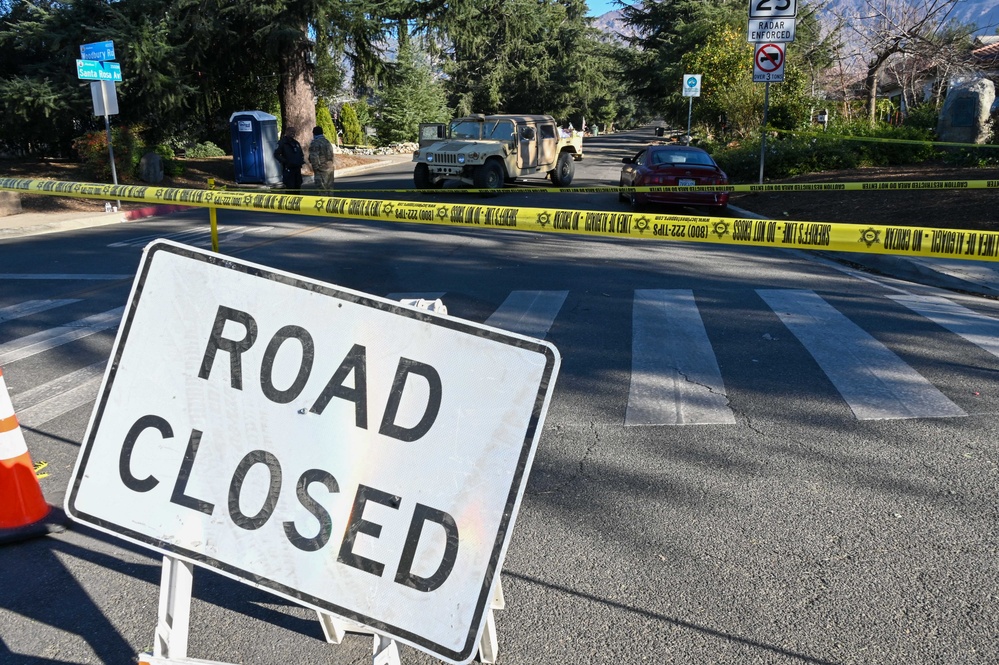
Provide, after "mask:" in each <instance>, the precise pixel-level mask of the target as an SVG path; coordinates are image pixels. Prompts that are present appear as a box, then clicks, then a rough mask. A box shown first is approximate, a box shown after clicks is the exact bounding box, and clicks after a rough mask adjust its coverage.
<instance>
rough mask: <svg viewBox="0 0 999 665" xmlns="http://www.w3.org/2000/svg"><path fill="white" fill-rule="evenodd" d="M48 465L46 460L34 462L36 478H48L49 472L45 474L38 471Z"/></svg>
mask: <svg viewBox="0 0 999 665" xmlns="http://www.w3.org/2000/svg"><path fill="white" fill-rule="evenodd" d="M48 465H49V463H48V462H35V464H34V468H35V478H38V479H39V480H41V479H42V478H48V477H49V474H47V473H39V472H40V471H42V470H44V469H45V467H47V466H48Z"/></svg>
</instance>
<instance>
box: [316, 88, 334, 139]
mask: <svg viewBox="0 0 999 665" xmlns="http://www.w3.org/2000/svg"><path fill="white" fill-rule="evenodd" d="M316 124H317V125H319V126H320V127H322V128H323V134H324V135H325V136H326V138H327V139H329V140H330V142H331V143H336V125H335V124H333V115H332V114H331V113H330V107H329V105H328V104H327V103H326V100H324V99H322V98H320V99H319V103H318V104H317V105H316Z"/></svg>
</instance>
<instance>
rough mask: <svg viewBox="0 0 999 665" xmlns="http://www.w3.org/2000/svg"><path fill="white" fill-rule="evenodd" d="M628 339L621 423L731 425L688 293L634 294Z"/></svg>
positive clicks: (722, 387)
mask: <svg viewBox="0 0 999 665" xmlns="http://www.w3.org/2000/svg"><path fill="white" fill-rule="evenodd" d="M632 339H633V341H632V351H631V390H630V391H629V394H628V410H627V412H626V415H625V419H624V424H625V425H731V424H734V423H735V415H734V414H733V413H732V410H731V409H730V408H729V406H728V396H727V395H726V394H725V384H724V383H723V382H722V377H721V370H720V369H719V368H718V361H717V359H716V358H715V354H714V351H713V350H712V349H711V343H710V342H709V341H708V333H707V331H706V330H705V329H704V322H703V321H702V320H701V315H700V313H699V312H698V310H697V304H696V303H695V302H694V294H693V292H692V291H657V290H642V291H636V292H635V301H634V306H633V309H632Z"/></svg>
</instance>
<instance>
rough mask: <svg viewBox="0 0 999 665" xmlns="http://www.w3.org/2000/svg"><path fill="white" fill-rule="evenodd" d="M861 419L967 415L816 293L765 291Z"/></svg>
mask: <svg viewBox="0 0 999 665" xmlns="http://www.w3.org/2000/svg"><path fill="white" fill-rule="evenodd" d="M757 293H759V294H760V296H761V297H762V298H763V300H764V301H765V302H766V303H767V304H768V305H769V306H770V308H771V309H773V311H774V312H775V313H776V314H777V316H778V317H780V319H781V321H783V322H784V325H785V326H787V328H788V330H790V331H791V333H792V334H793V335H794V336H795V337H797V338H798V341H800V342H801V343H802V344H803V345H804V346H805V348H806V349H808V352H809V353H811V354H812V357H813V358H814V359H815V361H816V362H817V363H818V364H819V367H821V368H822V371H823V372H825V374H826V376H827V377H829V380H830V381H832V383H833V385H834V386H835V387H836V389H837V390H839V392H840V395H842V396H843V399H845V400H846V402H847V404H849V405H850V408H851V409H852V410H853V413H854V415H856V416H857V418H858V419H860V420H887V419H897V418H947V417H954V416H964V415H967V414H966V413H965V412H964V411H963V410H961V408H960V407H958V406H957V405H956V404H954V403H953V402H951V401H950V400H949V399H947V397H945V396H944V394H943V393H941V392H940V391H939V390H937V388H936V387H935V386H934V385H933V384H931V383H930V382H929V381H927V380H926V379H925V378H923V376H922V375H920V374H919V373H918V372H916V370H914V369H912V367H910V366H909V365H907V364H906V363H905V361H903V360H902V359H901V358H899V357H898V356H897V355H895V353H894V352H892V351H891V350H890V349H888V347H886V346H885V345H884V344H882V343H881V342H879V341H878V340H876V339H874V337H872V336H871V335H870V334H869V333H867V332H866V331H864V330H863V329H861V328H860V327H859V326H857V325H856V324H855V323H853V322H852V321H850V319H848V318H847V317H846V316H844V315H843V314H841V313H840V312H839V311H838V310H836V309H835V308H834V307H833V306H832V305H830V304H829V303H827V302H826V301H825V300H823V299H822V298H820V297H819V296H818V294H816V293H814V292H812V291H793V290H787V291H778V290H765V289H760V290H758V291H757Z"/></svg>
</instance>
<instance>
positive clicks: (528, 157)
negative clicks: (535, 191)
mask: <svg viewBox="0 0 999 665" xmlns="http://www.w3.org/2000/svg"><path fill="white" fill-rule="evenodd" d="M582 158H583V136H582V134H580V133H578V132H566V131H565V130H562V129H560V128H559V126H558V124H557V123H556V122H555V119H554V118H552V117H551V116H550V115H472V116H468V117H466V118H455V119H454V120H452V121H451V122H450V123H449V124H448V125H444V124H441V123H434V124H423V125H420V149H419V150H417V151H416V152H414V153H413V161H414V162H416V169H415V170H414V171H413V183H414V184H415V185H416V187H417V189H429V188H433V187H441V186H442V185H443V184H444V181H445V180H461V181H462V182H465V183H468V184H470V185H473V186H475V187H477V188H479V189H499V188H501V187H503V185H504V183H511V182H513V181H514V180H516V179H517V178H523V177H525V176H550V177H551V180H552V183H553V184H555V185H556V186H558V187H568V186H569V184H570V183H571V182H572V176H573V174H574V173H575V171H576V166H575V163H576V162H578V161H579V160H581V159H582Z"/></svg>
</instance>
